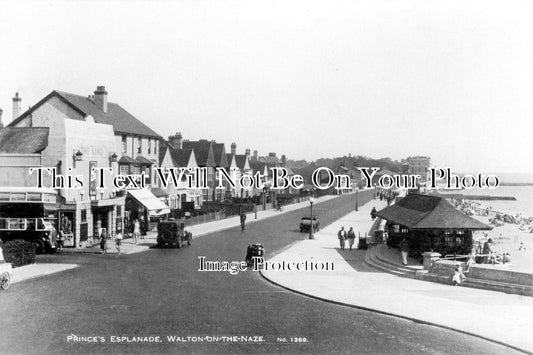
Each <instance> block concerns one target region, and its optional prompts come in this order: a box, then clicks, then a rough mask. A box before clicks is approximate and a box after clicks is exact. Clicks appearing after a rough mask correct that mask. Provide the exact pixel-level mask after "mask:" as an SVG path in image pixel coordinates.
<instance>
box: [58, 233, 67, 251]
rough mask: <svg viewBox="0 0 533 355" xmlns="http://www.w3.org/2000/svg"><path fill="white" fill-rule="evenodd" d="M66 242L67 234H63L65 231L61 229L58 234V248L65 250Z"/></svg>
mask: <svg viewBox="0 0 533 355" xmlns="http://www.w3.org/2000/svg"><path fill="white" fill-rule="evenodd" d="M64 244H65V236H64V235H63V231H62V230H59V233H58V236H57V249H58V250H59V251H61V250H63V245H64Z"/></svg>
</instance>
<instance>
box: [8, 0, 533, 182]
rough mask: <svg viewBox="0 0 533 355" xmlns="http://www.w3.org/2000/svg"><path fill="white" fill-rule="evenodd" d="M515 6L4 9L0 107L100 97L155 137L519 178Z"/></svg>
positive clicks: (527, 12)
mask: <svg viewBox="0 0 533 355" xmlns="http://www.w3.org/2000/svg"><path fill="white" fill-rule="evenodd" d="M532 10H533V4H530V3H528V2H527V1H432V0H424V1H422V0H421V1H402V0H397V1H379V0H378V1H253V0H252V1H207V0H199V1H198V0H197V1H157V0H156V1H153V0H152V1H102V0H100V1H3V0H0V107H1V108H2V109H3V110H4V114H3V118H2V120H3V122H4V124H6V123H8V122H9V121H11V119H12V101H11V98H12V97H13V96H14V94H15V92H18V93H19V95H20V96H21V97H22V107H23V110H26V109H27V108H28V106H30V105H34V104H35V103H37V102H38V101H39V100H40V99H42V98H43V97H44V96H46V95H47V94H48V93H50V92H51V91H52V90H60V91H66V92H71V93H75V94H79V95H88V94H92V93H93V92H94V90H95V89H96V86H97V85H104V86H105V87H106V89H107V91H108V100H109V101H110V102H116V103H119V104H120V105H121V106H122V107H124V108H125V109H126V110H127V111H129V112H130V113H132V114H133V115H135V116H136V117H137V118H139V119H140V120H142V121H143V122H144V123H145V124H147V125H148V126H149V127H151V128H152V129H153V130H155V131H156V132H157V133H159V134H160V135H161V136H162V137H165V138H167V137H168V136H169V135H172V134H174V133H175V132H181V133H182V134H183V136H184V138H185V139H190V140H197V139H202V138H206V139H210V140H211V139H214V140H216V141H217V142H223V143H226V149H227V150H228V151H229V149H230V148H229V146H230V144H231V143H232V142H235V143H237V150H238V153H241V154H242V153H244V150H245V149H246V148H250V149H251V150H252V151H253V150H255V149H257V150H258V151H259V154H260V155H265V154H267V153H268V152H276V153H277V154H278V156H280V155H281V154H285V155H286V156H287V157H288V158H289V159H307V160H315V159H318V158H323V157H335V156H343V155H348V154H352V155H364V156H368V157H373V158H381V157H390V158H391V159H394V160H400V159H402V158H406V157H408V156H414V155H427V156H430V157H431V158H432V161H433V163H434V164H435V165H436V166H438V167H451V168H452V170H453V171H457V172H479V171H482V172H486V173H494V172H502V173H503V172H505V173H509V172H523V173H533V164H532V162H533V159H532V158H533V139H532V137H531V136H532V133H533V123H532V122H533V120H532V117H533V69H532V68H533V41H532V39H531V35H532V34H533V21H531V14H532V13H533V11H532Z"/></svg>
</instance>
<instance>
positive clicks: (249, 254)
mask: <svg viewBox="0 0 533 355" xmlns="http://www.w3.org/2000/svg"><path fill="white" fill-rule="evenodd" d="M264 256H265V248H264V247H263V245H262V244H259V243H255V244H251V245H248V248H246V264H247V265H248V266H252V264H253V259H254V257H257V258H262V257H264Z"/></svg>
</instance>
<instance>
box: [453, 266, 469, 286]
mask: <svg viewBox="0 0 533 355" xmlns="http://www.w3.org/2000/svg"><path fill="white" fill-rule="evenodd" d="M465 279H466V276H465V275H464V274H463V268H462V267H461V265H457V266H456V267H455V272H454V274H453V276H452V282H453V285H454V286H457V285H460V284H462V283H463V281H464V280H465Z"/></svg>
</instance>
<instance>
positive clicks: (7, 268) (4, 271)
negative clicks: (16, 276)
mask: <svg viewBox="0 0 533 355" xmlns="http://www.w3.org/2000/svg"><path fill="white" fill-rule="evenodd" d="M1 252H2V248H0V253H1ZM12 277H13V266H12V265H11V263H4V264H0V289H2V290H7V288H8V287H9V284H10V283H11V278H12Z"/></svg>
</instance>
